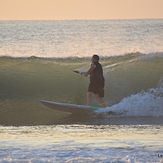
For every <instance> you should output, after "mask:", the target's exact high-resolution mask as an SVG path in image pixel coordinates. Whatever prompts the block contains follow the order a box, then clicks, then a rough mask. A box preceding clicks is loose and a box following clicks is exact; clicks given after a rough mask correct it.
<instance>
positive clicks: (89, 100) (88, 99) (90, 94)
mask: <svg viewBox="0 0 163 163" xmlns="http://www.w3.org/2000/svg"><path fill="white" fill-rule="evenodd" d="M91 100H92V92H87V106H90V105H91Z"/></svg>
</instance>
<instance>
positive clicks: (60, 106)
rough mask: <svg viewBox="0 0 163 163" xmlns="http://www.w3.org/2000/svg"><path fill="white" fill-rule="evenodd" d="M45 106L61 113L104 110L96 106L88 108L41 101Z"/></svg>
mask: <svg viewBox="0 0 163 163" xmlns="http://www.w3.org/2000/svg"><path fill="white" fill-rule="evenodd" d="M40 102H41V103H42V104H43V105H45V106H47V107H49V108H52V109H55V110H59V111H64V112H70V113H74V112H92V111H95V110H98V109H103V108H100V107H94V106H86V105H76V104H68V103H59V102H53V101H46V100H41V101H40Z"/></svg>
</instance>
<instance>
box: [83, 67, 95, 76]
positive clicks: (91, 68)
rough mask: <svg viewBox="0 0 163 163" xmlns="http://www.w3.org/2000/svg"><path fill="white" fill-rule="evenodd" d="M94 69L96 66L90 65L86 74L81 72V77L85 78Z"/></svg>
mask: <svg viewBox="0 0 163 163" xmlns="http://www.w3.org/2000/svg"><path fill="white" fill-rule="evenodd" d="M95 68H96V65H95V64H92V65H91V67H90V69H89V70H88V71H87V72H81V75H84V76H85V77H87V76H88V75H89V74H90V73H91V72H92V71H93V70H94V69H95Z"/></svg>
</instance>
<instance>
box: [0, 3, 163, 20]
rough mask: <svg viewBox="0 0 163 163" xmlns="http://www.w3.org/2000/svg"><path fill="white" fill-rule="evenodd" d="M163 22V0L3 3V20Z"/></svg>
mask: <svg viewBox="0 0 163 163" xmlns="http://www.w3.org/2000/svg"><path fill="white" fill-rule="evenodd" d="M151 18H152V19H153V18H155V19H157V18H163V0H0V20H78V19H79V20H81V19H84V20H96V19H151Z"/></svg>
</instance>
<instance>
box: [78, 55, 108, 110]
mask: <svg viewBox="0 0 163 163" xmlns="http://www.w3.org/2000/svg"><path fill="white" fill-rule="evenodd" d="M81 74H82V75H84V76H85V77H87V76H88V75H90V84H89V87H88V92H87V105H88V106H90V104H91V100H92V94H95V95H96V99H97V100H98V101H99V102H100V104H101V105H102V107H104V108H105V107H106V105H105V103H104V101H103V99H102V98H103V97H104V84H105V79H104V76H103V69H102V66H101V64H100V63H99V56H98V55H93V56H92V64H91V67H90V69H89V70H88V71H87V72H81Z"/></svg>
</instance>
